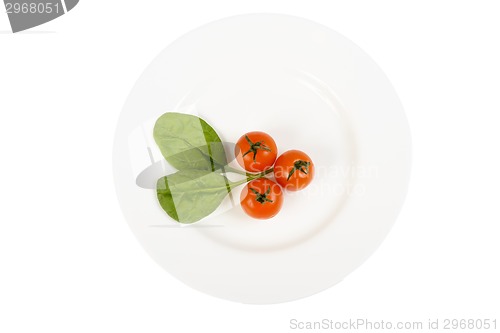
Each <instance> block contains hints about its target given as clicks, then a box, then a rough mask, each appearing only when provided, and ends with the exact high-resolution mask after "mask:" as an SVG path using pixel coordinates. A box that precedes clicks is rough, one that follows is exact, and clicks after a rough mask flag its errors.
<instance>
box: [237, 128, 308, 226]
mask: <svg viewBox="0 0 500 333" xmlns="http://www.w3.org/2000/svg"><path fill="white" fill-rule="evenodd" d="M234 153H235V156H236V160H237V161H238V163H239V164H240V165H241V166H242V167H243V168H244V169H245V170H246V171H248V172H251V173H260V174H261V175H262V177H260V178H257V179H255V180H252V181H251V182H249V183H248V184H247V185H246V187H245V188H244V189H243V191H242V192H241V197H240V200H241V207H242V208H243V210H244V211H245V213H247V214H248V215H249V216H251V217H254V218H257V219H269V218H271V217H273V216H275V215H276V214H278V212H279V211H280V210H281V207H282V205H283V191H282V188H284V189H285V190H287V191H298V190H301V189H303V188H305V187H306V186H307V185H309V184H310V183H311V181H312V180H313V178H314V164H313V162H312V160H311V158H310V157H309V156H308V155H307V154H306V153H304V152H302V151H300V150H288V151H286V152H284V153H283V154H281V155H280V156H279V157H278V148H277V146H276V143H275V142H274V140H273V138H272V137H271V136H270V135H269V134H266V133H264V132H249V133H246V134H245V135H243V136H242V137H241V138H240V139H239V140H238V142H237V143H236V147H235V152H234ZM273 166H274V167H273ZM270 173H274V179H275V180H276V182H275V181H273V180H271V179H269V178H265V177H263V176H264V175H267V174H270Z"/></svg>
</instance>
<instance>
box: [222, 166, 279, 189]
mask: <svg viewBox="0 0 500 333" xmlns="http://www.w3.org/2000/svg"><path fill="white" fill-rule="evenodd" d="M226 170H228V171H231V172H234V171H233V170H235V171H238V172H236V173H239V174H242V175H245V176H247V178H246V179H242V180H239V181H237V182H233V183H231V187H232V188H234V187H236V186H240V185H242V184H245V183H248V182H250V181H252V180H255V179H259V178H262V177H265V176H266V175H268V174H270V173H271V172H273V171H274V169H273V168H270V169H267V170H266V171H263V172H261V173H248V172H241V171H240V170H237V169H233V168H231V167H228V168H226Z"/></svg>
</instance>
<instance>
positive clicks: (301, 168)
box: [274, 150, 314, 191]
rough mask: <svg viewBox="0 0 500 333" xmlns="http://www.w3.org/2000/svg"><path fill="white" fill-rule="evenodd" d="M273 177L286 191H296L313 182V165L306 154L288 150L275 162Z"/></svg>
mask: <svg viewBox="0 0 500 333" xmlns="http://www.w3.org/2000/svg"><path fill="white" fill-rule="evenodd" d="M274 177H275V178H276V181H277V182H278V184H280V185H281V186H283V188H285V189H286V190H289V191H298V190H301V189H303V188H305V187H306V186H307V185H309V184H310V183H311V181H312V180H313V178H314V164H313V162H312V160H311V158H310V157H309V156H308V155H307V154H306V153H304V152H302V151H300V150H288V151H286V152H284V153H283V154H281V155H280V157H278V159H277V160H276V163H275V164H274Z"/></svg>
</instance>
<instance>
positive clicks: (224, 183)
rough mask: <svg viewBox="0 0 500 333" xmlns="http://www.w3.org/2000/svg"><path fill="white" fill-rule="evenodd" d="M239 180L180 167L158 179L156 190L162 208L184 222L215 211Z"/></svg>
mask: <svg viewBox="0 0 500 333" xmlns="http://www.w3.org/2000/svg"><path fill="white" fill-rule="evenodd" d="M236 185H239V183H232V182H230V181H229V180H228V179H227V178H226V177H225V176H223V175H220V174H218V173H215V172H210V171H203V170H180V171H177V172H176V173H174V174H171V175H168V176H165V177H162V178H160V179H158V182H157V185H156V192H157V196H158V201H159V202H160V205H161V207H162V208H163V210H165V212H167V214H168V215H169V216H170V217H171V218H173V219H174V220H176V221H177V222H180V223H193V222H196V221H199V220H201V219H202V218H204V217H205V216H208V215H209V214H211V213H212V212H213V211H214V210H215V209H217V207H219V205H220V204H221V202H222V200H224V198H225V197H226V195H227V194H228V193H229V192H230V191H231V189H232V188H233V187H234V186H236Z"/></svg>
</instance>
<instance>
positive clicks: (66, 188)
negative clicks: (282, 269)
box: [0, 0, 500, 333]
mask: <svg viewBox="0 0 500 333" xmlns="http://www.w3.org/2000/svg"><path fill="white" fill-rule="evenodd" d="M252 12H275V13H285V14H293V15H298V16H303V17H305V18H308V19H312V20H315V21H317V22H319V23H322V24H325V25H327V26H329V27H331V28H333V29H334V30H336V31H338V32H340V33H342V34H344V35H345V36H347V37H348V38H350V39H351V40H353V41H354V42H355V43H356V44H358V45H359V46H361V48H363V49H364V50H365V51H366V52H367V53H368V54H370V55H371V56H372V57H373V58H374V59H375V61H376V62H377V63H378V64H379V65H380V66H381V67H382V69H383V70H384V71H385V73H386V74H387V76H388V77H389V79H390V80H391V81H392V83H393V84H394V86H395V89H396V90H397V92H398V93H399V96H400V98H401V100H402V102H403V105H404V107H405V109H406V113H407V116H408V119H409V122H410V126H411V129H412V137H413V148H414V155H413V170H412V179H411V183H410V191H409V193H408V197H407V201H406V203H405V206H404V207H403V210H402V212H401V215H400V217H399V219H398V221H397V223H396V224H395V227H394V228H393V230H392V231H391V233H390V234H389V236H388V237H387V239H386V241H385V242H384V243H383V245H382V246H381V247H380V249H379V250H378V251H377V252H376V253H375V254H374V255H373V256H372V257H371V258H370V259H369V260H368V261H367V262H366V263H365V264H364V265H362V266H361V267H360V268H359V269H357V270H356V271H355V272H354V273H352V274H351V275H349V276H348V277H347V278H346V279H345V280H344V281H343V282H342V283H340V284H338V285H337V286H335V287H333V288H331V289H329V290H327V291H325V292H322V293H320V294H318V295H315V296H312V297H309V298H307V299H303V300H300V301H295V302H291V303H286V304H279V305H266V306H255V305H244V304H237V303H231V302H228V301H224V300H219V299H215V298H213V297H210V296H206V295H204V294H201V293H199V292H197V291H195V290H192V289H190V288H188V287H186V286H185V285H183V284H182V282H179V281H177V280H175V279H174V278H173V277H171V276H170V275H169V274H168V273H167V272H165V271H164V270H163V269H161V268H160V267H159V266H157V265H156V264H155V263H154V262H153V261H152V260H151V259H150V258H149V257H148V255H147V254H146V253H145V252H144V251H143V250H142V248H141V247H140V245H139V244H138V242H137V241H136V239H135V238H134V236H133V234H132V233H131V231H130V230H129V229H128V226H127V224H126V222H125V220H124V218H123V217H122V215H121V212H120V209H119V207H118V203H117V200H116V197H115V193H114V187H113V186H114V185H113V177H112V172H111V150H112V144H113V136H114V130H115V125H116V122H117V118H118V115H119V113H120V109H121V107H122V106H123V103H124V102H125V100H126V98H127V95H128V93H129V92H130V90H131V88H132V86H133V84H134V82H135V81H136V79H137V78H138V76H139V75H140V74H141V73H142V71H143V70H144V69H145V67H146V66H147V65H148V64H149V63H150V61H151V60H152V59H153V58H154V57H155V56H156V55H157V54H158V53H159V52H160V51H161V50H162V49H163V48H164V47H166V46H167V45H168V44H169V43H170V42H172V41H173V40H174V39H176V38H177V37H179V36H181V35H182V34H184V33H185V32H187V31H189V30H191V29H194V28H196V27H198V26H200V25H202V24H204V23H208V22H210V21H212V20H215V19H219V18H222V17H226V16H230V15H234V14H243V13H252ZM499 17H500V3H498V2H497V1H418V2H415V1H332V0H328V1H320V0H317V1H293V0H253V1H234V0H231V1H229V0H228V1H222V0H217V1H202V0H197V1H194V0H190V1H187V0H185V1H176V2H174V1H160V0H155V1H154V0H142V1H135V2H133V1H123V0H113V1H111V0H108V1H91V0H81V2H80V4H79V5H78V6H77V7H76V8H75V9H74V10H72V11H71V12H69V13H68V14H67V15H65V16H63V17H61V18H59V19H57V20H55V21H53V22H50V23H48V24H45V25H43V26H40V27H37V28H34V29H32V30H31V31H30V32H28V33H20V34H15V35H14V34H11V33H8V30H9V25H8V20H7V16H6V15H5V14H1V13H0V153H1V155H0V156H1V158H0V171H1V172H0V332H6V333H10V332H207V331H210V332H273V333H275V332H293V330H290V329H289V321H290V319H291V318H296V319H298V320H301V321H313V320H321V319H323V318H329V319H333V320H348V319H349V318H367V319H370V320H373V321H375V320H386V321H388V320H391V321H406V320H411V321H415V320H422V321H425V322H427V318H441V319H442V320H443V319H445V318H458V319H461V318H492V319H493V318H495V316H496V319H497V321H498V324H497V326H500V316H499V313H500V311H499V310H500V288H499V286H498V283H499V281H500V269H499V259H498V257H499V253H500V242H499V232H500V208H499V207H500V191H499V188H500V173H499V170H500V149H499V145H500V131H499V126H500V19H499ZM42 32H51V33H42ZM324 264H325V265H328V262H325V263H324ZM498 330H499V331H500V327H499V329H498ZM295 331H296V330H295ZM379 331H380V330H379Z"/></svg>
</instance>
